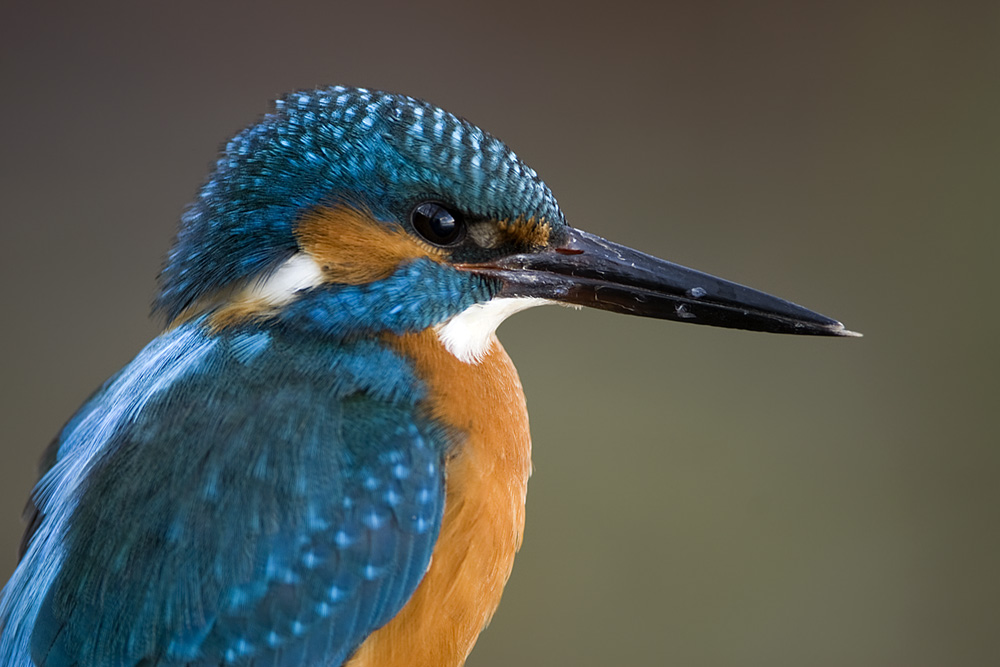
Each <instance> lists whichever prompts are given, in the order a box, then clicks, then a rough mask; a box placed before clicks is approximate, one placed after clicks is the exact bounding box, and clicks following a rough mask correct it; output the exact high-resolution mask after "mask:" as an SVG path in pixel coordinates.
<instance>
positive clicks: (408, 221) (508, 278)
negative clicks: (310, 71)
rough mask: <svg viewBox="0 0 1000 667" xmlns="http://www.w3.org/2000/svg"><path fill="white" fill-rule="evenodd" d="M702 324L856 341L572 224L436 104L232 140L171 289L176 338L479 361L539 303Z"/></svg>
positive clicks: (301, 122)
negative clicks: (342, 345)
mask: <svg viewBox="0 0 1000 667" xmlns="http://www.w3.org/2000/svg"><path fill="white" fill-rule="evenodd" d="M549 302H555V303H561V304H566V305H574V306H591V307H596V308H602V309H606V310H612V311H616V312H623V313H630V314H635V315H641V316H649V317H657V318H663V319H674V320H679V321H684V322H690V323H695V324H710V325H715V326H724V327H735V328H743V329H753V330H760V331H771V332H779V333H798V334H814V335H850V332H847V331H846V330H845V329H844V327H843V326H842V325H841V324H840V323H839V322H837V321H835V320H832V319H830V318H827V317H824V316H822V315H819V314H817V313H814V312H812V311H809V310H806V309H805V308H801V307H799V306H796V305H794V304H791V303H789V302H786V301H783V300H781V299H778V298H776V297H772V296H769V295H767V294H764V293H762V292H758V291H756V290H753V289H750V288H747V287H743V286H741V285H737V284H735V283H732V282H729V281H725V280H721V279H719V278H715V277H712V276H709V275H707V274H704V273H701V272H698V271H694V270H692V269H687V268H684V267H681V266H678V265H676V264H672V263H669V262H666V261H664V260H660V259H657V258H654V257H652V256H649V255H646V254H644V253H640V252H638V251H635V250H632V249H629V248H626V247H624V246H621V245H618V244H615V243H612V242H610V241H606V240H604V239H601V238H599V237H596V236H594V235H591V234H588V233H586V232H583V231H580V230H578V229H575V228H573V227H570V226H569V225H567V224H566V221H565V217H564V215H563V213H562V211H561V210H560V208H559V206H558V204H557V203H556V200H555V197H554V196H553V195H552V192H551V191H550V190H549V188H548V187H547V186H546V185H545V184H544V183H543V182H542V181H541V179H540V178H539V177H538V174H537V173H536V172H535V171H534V170H533V169H531V167H529V166H527V165H526V164H524V163H523V162H522V161H521V160H520V158H518V157H517V155H515V154H514V152H513V151H511V150H510V148H508V147H507V146H506V145H505V144H504V143H503V142H501V141H500V140H498V139H496V138H495V137H493V136H491V135H490V134H488V133H486V132H484V131H483V130H481V129H479V128H478V127H476V126H474V125H472V124H471V123H469V122H467V121H466V120H464V119H461V118H459V117H457V116H455V115H453V114H450V113H448V112H446V111H444V110H442V109H440V108H437V107H435V106H433V105H431V104H428V103H426V102H423V101H420V100H417V99H414V98H410V97H406V96H402V95H395V94H389V93H383V92H377V91H370V90H366V89H363V88H348V87H342V86H335V87H331V88H323V89H318V90H313V91H305V92H298V93H293V94H290V95H288V96H286V97H285V98H284V99H281V100H279V101H278V102H277V103H276V108H275V110H274V112H273V113H271V114H268V115H266V116H265V117H264V118H263V119H262V120H261V121H260V122H259V123H257V124H255V125H253V126H251V127H249V128H247V129H246V130H244V131H243V132H241V133H239V134H238V135H237V136H236V137H234V138H233V139H232V140H231V141H230V142H229V143H228V144H227V145H226V146H225V148H224V149H223V151H222V153H221V156H220V157H219V159H218V162H217V163H216V168H215V171H214V173H213V174H212V176H211V177H210V179H209V180H208V182H207V183H206V184H205V185H204V186H203V187H202V189H201V192H200V193H199V195H198V198H197V199H196V201H195V202H194V203H193V204H192V205H191V207H190V208H189V209H188V210H187V211H186V212H185V214H184V216H183V218H182V221H181V227H180V231H179V233H178V236H177V240H176V242H175V244H174V246H173V249H172V250H171V251H170V254H169V255H168V259H167V263H166V266H165V268H164V270H163V272H162V273H161V276H160V292H159V295H158V297H157V299H156V303H155V309H156V310H158V311H160V312H162V313H163V314H165V315H166V317H167V319H168V320H171V321H173V320H178V319H179V318H189V317H192V316H196V315H201V314H205V315H206V317H207V321H208V322H209V323H210V325H211V326H214V327H230V326H245V325H253V326H259V325H261V324H262V323H273V324H276V325H279V326H286V327H291V328H304V329H307V330H312V331H314V332H317V333H322V334H325V335H329V336H364V335H372V334H378V333H380V332H384V331H391V332H395V333H406V332H412V331H418V330H423V329H426V328H428V327H436V328H438V330H439V333H440V334H441V338H442V340H443V341H444V343H445V344H446V346H447V347H448V348H449V349H450V350H451V351H452V352H453V353H454V354H455V355H456V356H458V357H459V358H461V359H463V360H465V361H474V360H476V359H477V358H478V357H479V356H481V355H482V354H483V353H484V352H485V350H486V347H487V346H488V339H489V337H490V336H492V333H493V330H494V329H495V328H496V326H497V325H499V323H500V322H501V321H502V320H503V319H504V318H505V317H506V316H508V315H510V314H511V313H513V312H517V311H518V310H522V309H524V308H526V307H529V306H533V305H538V304H541V303H549Z"/></svg>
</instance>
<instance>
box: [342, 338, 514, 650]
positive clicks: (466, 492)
mask: <svg viewBox="0 0 1000 667" xmlns="http://www.w3.org/2000/svg"><path fill="white" fill-rule="evenodd" d="M391 342H392V343H393V345H394V346H395V347H396V348H397V349H398V350H399V351H400V352H401V353H402V354H405V355H407V356H408V357H410V358H411V359H412V360H413V362H414V364H415V365H416V370H417V372H418V374H419V375H420V376H421V377H423V378H425V379H426V381H427V386H428V388H429V390H430V396H429V398H428V399H427V403H428V406H429V409H430V411H431V413H432V414H433V416H434V417H435V418H437V419H440V420H441V421H443V422H444V423H446V424H449V425H450V426H452V427H454V428H455V429H457V430H458V431H460V432H462V433H464V434H465V439H464V440H463V441H462V443H461V444H460V445H459V446H458V447H457V448H456V450H455V452H454V454H453V457H452V458H451V459H450V460H449V462H448V465H447V498H446V501H445V511H444V520H443V523H442V526H441V533H440V536H439V537H438V541H437V545H436V546H435V548H434V553H433V556H432V559H431V564H430V568H429V569H428V570H427V574H426V575H425V576H424V579H423V581H422V582H421V583H420V586H419V587H418V588H417V590H416V592H415V593H414V594H413V597H412V598H410V601H409V602H408V603H407V604H406V606H405V607H403V609H402V610H401V611H400V612H399V614H397V615H396V617H395V618H393V620H392V621H390V622H389V623H388V624H386V625H385V626H383V627H382V628H380V629H379V630H377V631H375V632H374V633H372V634H371V635H370V636H369V637H368V639H367V640H366V641H365V642H364V643H363V644H362V645H361V646H360V648H358V650H357V652H356V653H355V654H354V656H353V657H352V658H351V659H350V660H349V661H348V662H347V663H346V665H347V666H348V667H458V666H460V665H462V664H463V663H464V662H465V659H466V657H467V656H468V655H469V652H470V651H471V650H472V647H473V645H474V644H475V642H476V639H477V637H478V636H479V633H480V632H481V631H482V630H483V628H485V627H486V625H487V624H488V623H489V621H490V619H491V618H492V617H493V613H494V612H495V611H496V608H497V605H498V604H499V603H500V595H501V593H502V592H503V587H504V584H506V582H507V578H508V577H509V576H510V572H511V568H512V567H513V564H514V554H515V553H516V552H517V550H518V549H519V548H520V546H521V538H522V535H523V532H524V500H525V493H526V491H527V482H528V476H529V475H530V474H531V437H530V434H529V432H528V412H527V408H526V406H525V401H524V392H523V390H522V389H521V381H520V380H519V379H518V376H517V371H516V370H515V368H514V365H513V363H512V362H511V360H510V357H508V356H507V353H506V351H504V349H503V347H502V346H501V345H500V343H499V341H497V340H495V339H494V341H493V345H492V346H491V349H490V351H489V353H488V354H487V355H486V357H485V358H484V359H483V361H482V362H481V363H479V364H466V363H463V362H461V361H459V360H458V359H456V358H455V357H454V356H453V355H452V354H451V353H449V352H448V351H447V350H446V349H445V348H444V347H443V345H442V344H441V342H440V341H439V340H438V337H437V335H436V334H435V333H434V332H433V331H430V330H428V331H424V332H422V333H417V334H410V335H406V336H402V337H393V338H392V339H391Z"/></svg>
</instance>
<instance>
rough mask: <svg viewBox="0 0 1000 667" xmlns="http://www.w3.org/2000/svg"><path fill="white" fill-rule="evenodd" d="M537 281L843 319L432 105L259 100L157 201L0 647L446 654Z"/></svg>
mask: <svg viewBox="0 0 1000 667" xmlns="http://www.w3.org/2000/svg"><path fill="white" fill-rule="evenodd" d="M552 303H555V304H563V305H570V306H576V307H579V306H590V307H594V308H600V309H604V310H610V311H614V312H619V313H628V314H632V315H640V316H646V317H655V318H661V319H668V320H677V321H680V322H687V323H692V324H707V325H713V326H721V327H730V328H739V329H748V330H756V331H766V332H774V333H789V334H810V335H819V336H851V335H856V334H853V333H852V332H850V331H848V330H846V329H845V328H844V326H843V325H842V324H840V323H839V322H837V321H836V320H833V319H830V318H828V317H825V316H823V315H819V314H817V313H815V312H812V311H810V310H807V309H805V308H802V307H800V306H797V305H794V304H792V303H789V302H787V301H784V300H781V299H779V298H776V297H773V296H769V295H767V294H764V293H762V292H759V291H756V290H753V289H750V288H748V287H744V286H741V285H738V284H736V283H733V282H728V281H726V280H722V279H719V278H715V277H713V276H710V275H707V274H705V273H701V272H698V271H695V270H692V269H688V268H684V267H681V266H678V265H676V264H672V263H669V262H667V261H664V260H661V259H657V258H655V257H652V256H650V255H646V254H643V253H641V252H638V251H636V250H632V249H630V248H627V247H625V246H622V245H618V244H615V243H612V242H610V241H607V240H605V239H602V238H600V237H597V236H594V235H592V234H588V233H587V232H584V231H581V230H579V229H575V228H573V227H571V226H569V225H568V224H567V222H566V220H565V217H564V215H563V212H562V211H561V210H560V208H559V205H558V204H557V202H556V199H555V197H554V196H553V195H552V192H551V191H550V190H549V188H548V187H547V186H546V185H545V184H544V183H543V182H542V180H541V179H540V178H539V176H538V174H537V173H536V172H535V171H534V170H533V169H531V167H529V166H528V165H526V164H525V163H524V162H522V161H521V160H520V159H519V158H518V157H517V155H515V154H514V153H513V152H512V151H511V150H510V149H509V148H508V147H507V146H506V145H505V144H504V143H503V142H501V141H500V140H498V139H496V138H495V137H493V136H492V135H490V134H488V133H486V132H484V131H483V130H481V129H479V128H478V127H476V126H475V125H472V124H471V123H469V122H467V121H466V120H464V119H462V118H459V117H458V116H455V115H453V114H451V113H448V112H446V111H444V110H442V109H440V108H438V107H436V106H433V105H431V104H428V103H427V102H424V101H421V100H418V99H414V98H411V97H407V96H403V95H398V94H390V93H385V92H379V91H374V90H367V89H364V88H353V87H344V86H334V87H327V88H320V89H316V90H308V91H302V92H296V93H292V94H290V95H287V96H286V97H284V98H283V99H280V100H279V101H277V103H276V105H275V108H274V109H273V111H272V112H271V113H269V114H267V115H265V116H264V117H263V118H262V119H261V120H260V121H259V122H258V123H256V124H254V125H252V126H250V127H248V128H247V129H245V130H243V131H242V132H240V133H239V134H237V135H236V136H235V137H234V138H233V139H232V140H231V141H229V143H228V144H227V145H226V146H225V147H224V148H223V149H222V151H221V153H220V156H219V158H218V161H217V163H216V165H215V168H214V171H213V173H212V174H211V176H210V177H209V179H208V180H207V182H206V183H205V184H204V186H203V187H202V188H201V190H200V192H199V194H198V195H197V198H196V199H195V201H194V202H193V203H192V204H191V205H190V207H189V208H188V209H187V210H186V211H185V213H184V214H183V216H182V218H181V223H180V228H179V231H178V234H177V237H176V241H175V243H174V245H173V247H172V249H171V250H170V252H169V254H168V256H167V260H166V262H165V265H164V268H163V270H162V272H161V274H160V277H159V291H158V294H157V297H156V299H155V302H154V311H155V312H156V313H158V314H161V315H162V316H163V317H164V319H165V321H166V322H167V325H166V328H165V330H164V331H163V333H162V334H160V336H159V337H157V338H156V339H154V340H153V341H152V342H151V343H149V345H147V346H146V347H145V348H144V349H143V350H142V351H141V352H139V354H138V355H137V356H136V357H135V359H134V360H132V361H131V362H130V363H129V364H128V365H126V366H125V367H124V368H123V369H122V370H120V371H119V372H118V373H116V374H115V375H113V376H112V377H111V378H110V379H109V380H107V381H106V382H105V383H104V384H103V385H102V386H101V387H100V388H98V389H97V390H96V391H95V392H94V393H93V395H91V397H90V398H89V399H87V400H86V401H85V402H84V404H83V406H82V407H81V408H80V409H79V411H78V412H77V413H76V414H75V415H74V416H73V417H72V418H71V419H70V420H69V421H68V422H67V423H66V425H65V426H64V427H63V428H62V430H61V431H60V432H59V434H58V435H57V436H56V438H55V439H54V441H53V442H52V444H51V445H50V446H49V448H48V449H47V450H46V452H45V454H44V455H43V457H42V461H41V464H40V479H39V481H38V483H37V485H36V486H35V488H34V491H33V493H32V495H31V499H30V501H29V503H28V509H27V510H26V519H27V524H28V526H27V530H26V532H25V535H24V538H23V541H22V544H21V549H20V560H19V564H18V566H17V569H16V570H15V572H14V574H13V575H12V576H11V578H10V580H9V581H8V583H7V584H6V586H5V587H4V589H3V593H2V597H0V665H3V666H4V667H180V666H185V667H224V666H253V667H303V666H310V667H312V666H322V667H337V666H341V665H344V666H347V667H390V666H397V667H402V666H407V667H453V666H459V665H462V664H463V663H464V662H465V660H466V658H467V656H468V655H469V652H470V651H471V650H472V647H473V645H474V644H475V642H476V639H477V637H478V635H479V633H480V632H481V631H482V630H483V629H484V628H485V627H486V625H487V624H488V623H489V621H490V619H491V617H492V616H493V613H494V611H495V610H496V608H497V605H498V604H499V601H500V596H501V592H502V590H503V588H504V585H505V583H506V581H507V579H508V577H509V576H510V573H511V568H512V565H513V560H514V555H515V553H516V552H517V551H518V548H519V547H520V545H521V539H522V534H523V529H524V505H525V493H526V485H527V481H528V476H529V474H530V472H531V458H530V454H531V439H530V435H529V431H528V415H527V410H526V407H525V398H524V394H523V391H522V388H521V384H520V381H519V379H518V375H517V372H516V370H515V368H514V366H513V364H512V363H511V361H510V359H509V357H508V356H507V354H506V352H505V351H504V349H503V348H502V347H501V345H500V343H499V341H498V340H497V338H496V335H495V331H496V329H497V327H498V326H499V324H500V323H501V322H502V321H503V320H504V319H505V318H506V317H508V316H510V315H512V314H513V313H516V312H518V311H521V310H524V309H526V308H530V307H533V306H538V305H542V304H552Z"/></svg>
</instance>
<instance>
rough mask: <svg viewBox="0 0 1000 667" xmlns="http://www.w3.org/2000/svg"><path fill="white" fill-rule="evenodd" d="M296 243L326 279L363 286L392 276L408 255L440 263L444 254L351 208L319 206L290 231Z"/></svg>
mask: <svg viewBox="0 0 1000 667" xmlns="http://www.w3.org/2000/svg"><path fill="white" fill-rule="evenodd" d="M295 237H296V239H297V240H298V242H299V247H300V248H302V250H303V251H304V252H305V253H307V254H308V255H309V256H310V257H312V259H313V260H314V261H315V262H316V263H317V264H318V265H319V266H320V268H321V270H322V272H323V278H324V280H325V281H326V282H330V283H341V284H345V285H364V284H367V283H372V282H375V281H377V280H383V279H385V278H388V277H389V276H390V275H392V274H393V273H394V272H395V271H396V269H397V268H398V267H399V266H400V265H401V264H403V263H404V262H409V261H412V260H414V259H432V260H434V261H436V262H440V261H443V259H444V257H445V253H444V252H443V251H442V250H440V249H438V248H435V247H433V246H431V245H428V244H426V243H421V242H420V241H418V240H417V239H415V238H413V237H412V236H410V235H409V234H407V233H406V231H405V230H403V228H402V227H400V226H398V225H387V224H385V223H381V222H378V221H376V220H375V219H374V218H372V216H371V215H370V214H368V213H367V212H365V211H359V210H357V209H354V208H348V207H340V208H323V209H317V210H315V211H313V212H311V213H309V214H307V215H306V216H305V217H304V218H302V220H301V221H300V222H299V224H298V226H297V227H296V229H295Z"/></svg>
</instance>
